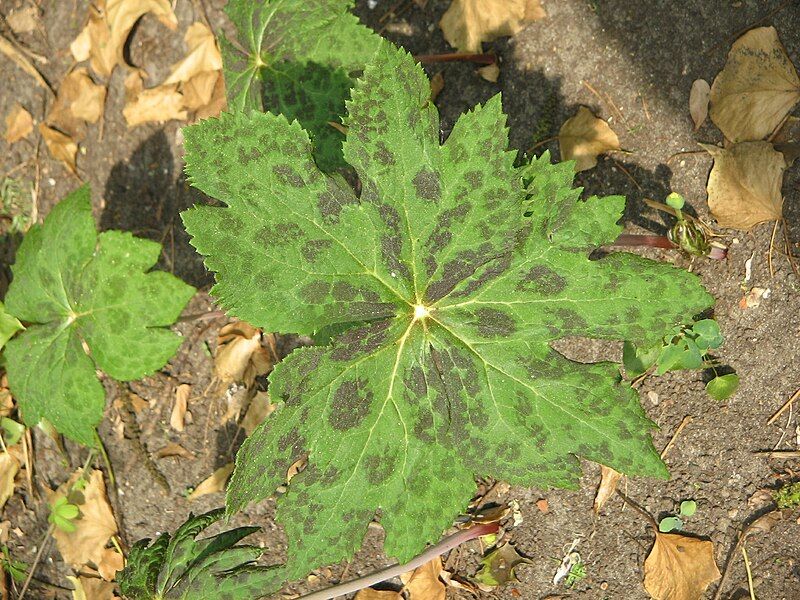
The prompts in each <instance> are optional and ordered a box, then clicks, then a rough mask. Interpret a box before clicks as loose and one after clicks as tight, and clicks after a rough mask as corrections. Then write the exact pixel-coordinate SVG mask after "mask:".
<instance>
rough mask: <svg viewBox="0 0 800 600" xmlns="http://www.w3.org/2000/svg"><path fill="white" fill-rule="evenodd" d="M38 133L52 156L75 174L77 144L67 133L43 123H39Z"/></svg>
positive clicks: (76, 169) (76, 172)
mask: <svg viewBox="0 0 800 600" xmlns="http://www.w3.org/2000/svg"><path fill="white" fill-rule="evenodd" d="M39 133H41V134H42V139H43V140H44V143H45V145H46V146H47V149H48V150H49V151H50V154H51V155H52V157H53V158H55V159H58V160H60V161H61V162H63V163H64V165H65V166H66V167H67V169H69V170H70V172H72V173H73V174H74V175H77V174H78V168H77V166H76V164H75V159H76V157H77V156H78V144H76V143H75V141H74V140H73V139H72V138H71V137H69V136H68V135H65V134H63V133H61V132H60V131H58V130H57V129H53V128H52V127H48V126H47V125H45V124H44V123H39Z"/></svg>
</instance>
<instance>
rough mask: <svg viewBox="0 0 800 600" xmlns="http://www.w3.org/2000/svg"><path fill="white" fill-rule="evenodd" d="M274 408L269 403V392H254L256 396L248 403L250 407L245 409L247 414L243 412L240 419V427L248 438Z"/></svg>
mask: <svg viewBox="0 0 800 600" xmlns="http://www.w3.org/2000/svg"><path fill="white" fill-rule="evenodd" d="M275 408H276V407H275V405H274V404H272V402H270V399H269V392H262V391H259V392H256V395H255V396H254V397H253V399H252V400H251V401H250V406H248V407H247V412H245V414H244V417H243V418H242V423H241V425H242V429H244V432H245V434H246V435H247V436H248V437H249V436H250V434H251V433H253V431H254V430H255V428H256V427H258V426H259V425H261V423H262V422H263V421H264V419H266V418H267V417H268V416H269V415H271V414H272V412H273V411H274V410H275Z"/></svg>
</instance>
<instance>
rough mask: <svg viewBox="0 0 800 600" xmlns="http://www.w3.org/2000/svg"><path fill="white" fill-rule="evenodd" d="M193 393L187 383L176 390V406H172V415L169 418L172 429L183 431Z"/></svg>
mask: <svg viewBox="0 0 800 600" xmlns="http://www.w3.org/2000/svg"><path fill="white" fill-rule="evenodd" d="M191 393H192V386H190V385H188V384H186V383H182V384H181V385H179V386H178V387H177V388H176V389H175V404H173V405H172V414H170V417H169V424H170V427H172V428H173V429H174V430H175V431H183V427H184V424H185V422H186V411H187V410H188V408H189V395H190V394H191Z"/></svg>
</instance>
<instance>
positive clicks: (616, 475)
mask: <svg viewBox="0 0 800 600" xmlns="http://www.w3.org/2000/svg"><path fill="white" fill-rule="evenodd" d="M620 477H622V473H620V472H619V471H615V470H614V469H612V468H611V467H607V466H605V465H600V485H598V486H597V494H595V497H594V512H595V514H596V513H599V512H600V509H601V508H603V505H604V504H605V503H606V502H607V501H608V499H609V498H611V496H613V495H614V492H616V491H617V483H618V482H619V479H620Z"/></svg>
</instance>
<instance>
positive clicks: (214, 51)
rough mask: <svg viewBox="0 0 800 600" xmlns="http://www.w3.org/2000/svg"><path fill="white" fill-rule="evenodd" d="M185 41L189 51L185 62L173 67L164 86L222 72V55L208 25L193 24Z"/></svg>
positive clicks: (187, 32)
mask: <svg viewBox="0 0 800 600" xmlns="http://www.w3.org/2000/svg"><path fill="white" fill-rule="evenodd" d="M183 39H184V41H185V42H186V45H187V46H188V48H189V51H188V52H187V54H186V57H185V58H184V59H183V60H181V61H180V62H178V63H175V64H174V65H172V72H171V73H170V74H169V75H168V76H167V78H166V79H165V80H164V84H170V83H182V82H186V81H189V80H191V79H192V78H194V77H195V76H197V75H199V74H200V73H203V72H207V71H217V72H219V71H220V70H222V55H221V54H220V52H219V47H218V46H217V39H216V38H215V37H214V34H213V33H212V32H211V30H210V29H209V28H208V27H207V26H206V25H204V24H203V23H200V22H197V23H192V24H191V25H190V26H189V29H188V30H187V31H186V35H185V36H184V38H183ZM212 87H213V86H212Z"/></svg>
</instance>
